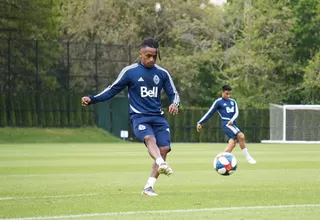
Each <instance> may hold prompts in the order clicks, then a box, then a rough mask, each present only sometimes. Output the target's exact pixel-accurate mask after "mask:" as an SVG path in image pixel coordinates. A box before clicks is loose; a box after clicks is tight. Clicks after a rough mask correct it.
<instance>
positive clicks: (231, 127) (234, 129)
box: [226, 124, 240, 134]
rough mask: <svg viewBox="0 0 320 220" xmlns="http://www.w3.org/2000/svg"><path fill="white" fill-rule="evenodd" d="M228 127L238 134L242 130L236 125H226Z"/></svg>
mask: <svg viewBox="0 0 320 220" xmlns="http://www.w3.org/2000/svg"><path fill="white" fill-rule="evenodd" d="M226 126H227V128H229V129H230V130H231V131H232V132H233V133H234V134H237V133H238V132H239V131H240V130H239V128H237V127H236V126H233V125H228V124H227V125H226Z"/></svg>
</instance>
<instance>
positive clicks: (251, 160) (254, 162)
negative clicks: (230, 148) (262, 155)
mask: <svg viewBox="0 0 320 220" xmlns="http://www.w3.org/2000/svg"><path fill="white" fill-rule="evenodd" d="M247 161H248V163H250V164H256V163H257V161H256V160H255V159H253V158H252V157H249V158H247Z"/></svg>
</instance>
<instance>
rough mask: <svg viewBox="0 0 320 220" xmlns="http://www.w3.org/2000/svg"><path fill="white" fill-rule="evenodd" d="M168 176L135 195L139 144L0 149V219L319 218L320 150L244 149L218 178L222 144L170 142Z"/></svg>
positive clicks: (140, 177)
mask: <svg viewBox="0 0 320 220" xmlns="http://www.w3.org/2000/svg"><path fill="white" fill-rule="evenodd" d="M172 147H173V151H172V153H170V155H169V163H170V164H171V166H172V168H173V170H174V174H173V175H172V176H170V177H166V176H161V177H160V178H159V180H158V182H157V184H156V187H155V189H156V191H157V193H159V196H158V197H147V196H142V195H140V192H141V190H142V187H143V186H144V184H145V182H146V180H147V177H148V175H149V172H150V166H151V162H152V161H151V159H150V158H149V156H148V155H147V152H146V149H145V147H144V146H143V145H142V144H138V143H128V144H126V143H116V144H67V143H65V144H63V143H60V144H45V143H39V144H1V145H0V219H1V220H2V219H16V220H18V219H20V220H31V219H94V220H96V219H139V220H140V219H175V220H180V219H222V220H224V219H228V220H233V219H236V220H239V219H245V220H247V219H258V220H261V219H264V220H266V219H270V220H271V219H272V220H274V219H277V220H284V219H296V220H301V219H320V217H319V216H320V146H319V145H299V144H291V145H289V144H286V145H274V144H249V145H248V148H249V150H250V152H251V154H252V156H254V157H255V159H256V160H257V161H258V163H257V164H255V165H250V164H248V163H247V162H246V161H245V159H244V157H243V155H242V153H241V151H240V149H239V148H236V149H235V150H234V155H235V156H236V158H237V160H238V170H237V171H236V172H235V173H234V174H233V175H232V176H228V177H225V176H220V175H218V174H217V173H216V172H215V171H214V170H213V168H212V159H213V156H214V155H216V154H217V153H219V152H221V151H222V150H223V149H224V147H225V144H173V145H172Z"/></svg>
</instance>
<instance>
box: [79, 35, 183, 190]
mask: <svg viewBox="0 0 320 220" xmlns="http://www.w3.org/2000/svg"><path fill="white" fill-rule="evenodd" d="M158 55H159V59H161V58H160V54H159V44H158V42H157V41H156V40H154V39H153V38H146V39H144V40H143V42H142V44H141V45H140V52H139V58H140V61H139V62H138V63H134V64H132V65H130V66H127V67H125V68H123V69H122V71H121V72H120V74H119V76H118V78H117V79H116V80H115V81H114V82H113V84H112V85H110V86H109V87H107V88H106V89H105V90H103V91H102V92H101V93H99V94H97V95H94V96H91V95H90V96H84V97H82V99H81V102H82V105H90V104H94V103H97V102H103V101H106V100H108V99H111V98H112V97H113V96H115V95H116V94H118V93H119V92H120V91H122V90H123V89H124V88H125V87H128V93H129V94H128V98H129V114H130V121H131V123H132V126H133V131H134V134H135V136H136V137H137V138H138V139H139V140H140V141H141V142H144V144H145V146H146V147H147V149H148V153H149V155H150V156H151V157H152V158H153V159H154V163H153V165H152V171H151V175H150V177H149V178H148V181H147V183H146V185H145V187H144V189H143V191H142V194H144V195H148V196H157V195H158V194H156V193H155V191H154V185H155V183H156V180H157V178H158V177H159V174H165V175H167V176H169V175H171V174H172V169H171V167H170V166H169V164H168V163H167V162H165V161H166V158H167V154H168V153H169V152H170V151H171V147H170V129H169V124H168V122H167V120H166V119H165V117H164V113H163V111H162V110H161V90H162V89H164V91H165V92H166V94H167V95H168V97H169V98H170V102H171V104H170V106H169V112H170V113H171V114H173V115H176V114H177V113H178V107H179V103H180V97H179V94H178V92H177V90H176V88H175V85H174V83H173V81H172V78H171V76H170V74H169V72H168V71H167V70H166V69H164V68H162V67H160V66H158V65H157V64H156V60H157V57H158Z"/></svg>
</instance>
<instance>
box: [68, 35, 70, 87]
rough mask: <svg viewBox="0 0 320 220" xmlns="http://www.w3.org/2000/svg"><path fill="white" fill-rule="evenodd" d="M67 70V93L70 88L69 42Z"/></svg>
mask: <svg viewBox="0 0 320 220" xmlns="http://www.w3.org/2000/svg"><path fill="white" fill-rule="evenodd" d="M67 68H68V73H67V91H69V87H70V42H69V41H68V42H67Z"/></svg>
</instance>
